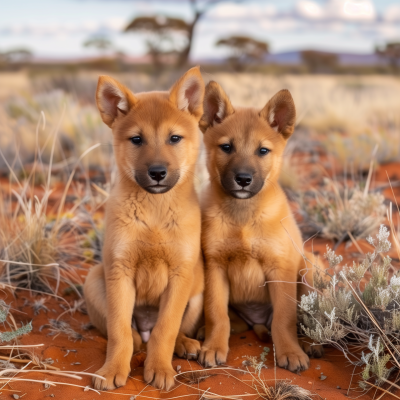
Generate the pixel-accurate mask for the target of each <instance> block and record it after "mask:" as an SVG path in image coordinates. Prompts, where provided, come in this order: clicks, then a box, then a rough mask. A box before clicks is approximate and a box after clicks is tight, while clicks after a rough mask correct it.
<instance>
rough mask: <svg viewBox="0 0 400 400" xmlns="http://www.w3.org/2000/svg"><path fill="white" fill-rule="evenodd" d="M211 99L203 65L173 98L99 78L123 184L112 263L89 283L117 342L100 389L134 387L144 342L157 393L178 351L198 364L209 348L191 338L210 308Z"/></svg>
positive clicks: (90, 295)
mask: <svg viewBox="0 0 400 400" xmlns="http://www.w3.org/2000/svg"><path fill="white" fill-rule="evenodd" d="M203 96H204V83H203V80H202V77H201V74H200V70H199V68H197V67H196V68H192V69H191V70H189V71H188V72H187V73H186V74H185V75H184V76H182V77H181V78H180V79H179V80H178V82H177V83H176V84H175V85H174V86H173V87H172V89H171V90H170V91H169V92H149V93H139V94H135V95H134V94H133V93H132V92H131V91H129V89H127V88H126V87H124V86H123V85H121V84H120V83H118V82H117V81H115V80H114V79H112V78H110V77H107V76H101V77H100V78H99V83H98V87H97V93H96V101H97V106H98V108H99V111H100V114H101V117H102V119H103V121H104V122H105V123H106V124H107V125H108V126H110V127H111V128H112V132H113V144H114V151H115V159H116V162H117V166H118V171H119V179H117V182H116V184H115V186H114V187H113V188H112V190H111V194H110V197H109V199H108V201H107V210H106V231H105V237H104V249H103V265H100V266H97V267H94V268H93V269H92V270H91V271H90V273H89V274H88V276H87V279H86V283H85V287H84V292H85V298H86V302H87V308H88V313H89V316H90V320H91V321H92V323H93V324H94V325H95V326H96V327H97V328H98V329H99V330H100V331H101V332H102V333H103V334H104V335H106V336H107V337H108V343H107V357H106V361H105V364H104V365H103V367H102V368H100V370H98V371H97V374H99V375H101V376H103V377H104V378H105V380H101V379H99V378H95V379H94V380H93V384H94V387H95V388H96V389H114V388H115V387H118V386H122V385H125V383H126V380H127V378H128V374H129V372H130V369H131V368H130V361H131V358H132V353H133V352H134V351H138V350H139V347H140V344H141V337H142V339H143V340H144V341H147V340H148V344H147V358H146V361H145V365H144V379H145V381H146V382H148V383H151V384H152V385H153V386H155V387H157V388H165V389H170V388H171V387H172V386H173V385H174V375H175V371H174V369H173V368H172V365H171V360H172V355H173V352H174V349H175V352H176V353H177V354H178V355H179V356H186V357H188V358H197V354H198V352H199V351H200V345H199V343H198V342H197V341H196V340H193V339H190V338H188V336H193V335H194V333H195V332H196V330H197V329H198V321H199V318H200V316H201V314H202V311H203V285H204V283H203V279H204V277H203V274H204V272H203V264H202V256H201V250H200V227H201V216H200V207H199V204H198V200H197V197H196V193H195V190H194V184H193V178H194V168H195V163H196V160H197V153H198V149H199V134H198V121H199V119H200V117H201V115H202V112H203V105H202V102H203ZM182 318H183V319H182ZM138 331H139V332H140V335H141V336H140V335H139V334H138ZM150 332H151V335H150Z"/></svg>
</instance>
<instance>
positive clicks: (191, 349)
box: [175, 335, 200, 360]
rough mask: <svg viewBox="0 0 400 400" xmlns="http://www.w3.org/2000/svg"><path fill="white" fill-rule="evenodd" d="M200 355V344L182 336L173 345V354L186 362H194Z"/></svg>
mask: <svg viewBox="0 0 400 400" xmlns="http://www.w3.org/2000/svg"><path fill="white" fill-rule="evenodd" d="M199 353H200V343H199V342H198V341H197V340H195V339H190V338H188V337H186V336H184V335H182V336H178V338H177V339H176V343H175V354H177V356H178V357H181V358H187V359H188V360H196V359H197V356H198V355H199Z"/></svg>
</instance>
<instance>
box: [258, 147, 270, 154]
mask: <svg viewBox="0 0 400 400" xmlns="http://www.w3.org/2000/svg"><path fill="white" fill-rule="evenodd" d="M259 151H260V154H261V155H262V156H265V155H266V154H268V153H269V152H270V151H271V150H270V149H267V148H266V147H261V149H260V150H259Z"/></svg>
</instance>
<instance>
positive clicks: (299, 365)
mask: <svg viewBox="0 0 400 400" xmlns="http://www.w3.org/2000/svg"><path fill="white" fill-rule="evenodd" d="M276 361H277V364H278V365H279V366H280V367H281V368H285V369H288V370H289V371H291V372H299V371H304V370H306V369H308V367H309V366H310V359H309V358H308V356H307V354H306V353H304V351H303V350H301V348H300V347H299V348H298V349H295V350H291V351H290V350H289V351H284V352H282V353H280V352H278V351H277V356H276Z"/></svg>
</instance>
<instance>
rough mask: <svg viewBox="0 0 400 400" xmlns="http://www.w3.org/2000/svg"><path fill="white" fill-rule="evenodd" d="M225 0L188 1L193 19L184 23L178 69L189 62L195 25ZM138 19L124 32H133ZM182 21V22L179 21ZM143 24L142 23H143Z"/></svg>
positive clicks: (236, 0) (237, 0)
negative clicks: (133, 25) (183, 43)
mask: <svg viewBox="0 0 400 400" xmlns="http://www.w3.org/2000/svg"><path fill="white" fill-rule="evenodd" d="M226 1H227V0H203V1H202V0H188V2H189V3H190V6H191V9H192V12H193V17H192V19H191V20H190V21H188V22H185V21H183V22H185V25H186V26H185V35H186V44H185V47H184V48H183V49H181V50H180V52H179V54H178V59H177V66H178V67H183V66H184V65H186V64H187V63H188V60H189V55H190V51H191V49H192V44H193V37H194V30H195V27H196V25H197V23H198V22H199V21H200V19H201V17H202V16H203V15H204V14H205V13H207V11H209V9H210V8H211V7H213V6H215V5H216V4H218V3H223V2H226ZM232 1H234V2H241V1H243V0H232ZM140 18H141V19H145V18H148V19H152V18H153V19H154V18H155V17H140ZM137 19H138V18H135V19H134V20H133V21H132V22H131V23H130V24H128V26H127V28H125V31H128V30H134V29H128V28H129V27H130V26H131V25H132V24H133V22H134V21H135V20H137ZM181 21H182V20H181ZM143 22H144V21H143Z"/></svg>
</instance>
